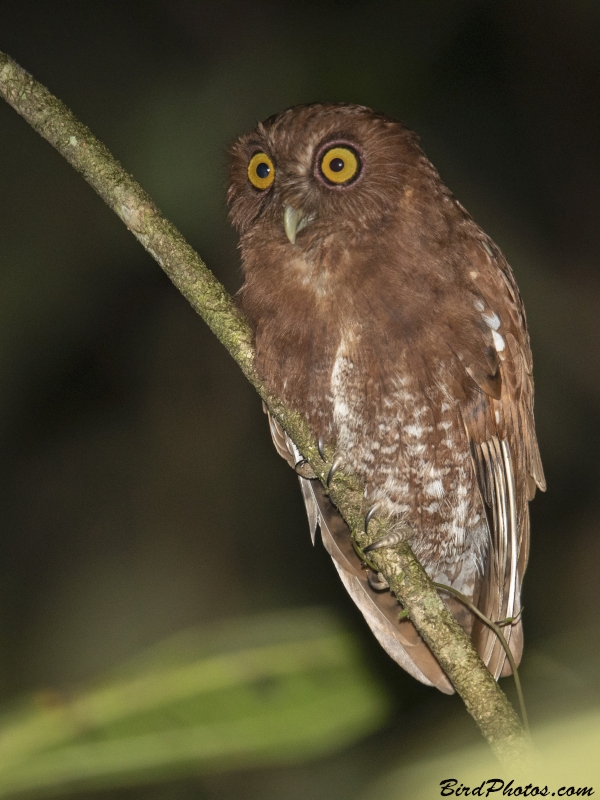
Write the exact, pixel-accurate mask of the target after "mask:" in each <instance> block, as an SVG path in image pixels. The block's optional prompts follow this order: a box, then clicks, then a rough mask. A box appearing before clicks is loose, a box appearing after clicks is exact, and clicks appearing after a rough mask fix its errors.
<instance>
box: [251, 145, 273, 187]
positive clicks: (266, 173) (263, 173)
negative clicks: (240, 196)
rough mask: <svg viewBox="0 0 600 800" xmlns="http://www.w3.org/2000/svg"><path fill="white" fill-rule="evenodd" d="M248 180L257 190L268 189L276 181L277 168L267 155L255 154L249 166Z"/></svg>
mask: <svg viewBox="0 0 600 800" xmlns="http://www.w3.org/2000/svg"><path fill="white" fill-rule="evenodd" d="M248 179H249V181H250V183H251V184H252V186H255V187H256V188H257V189H268V188H269V186H270V185H271V184H272V183H273V181H274V180H275V167H274V166H273V162H272V161H271V159H270V158H269V156H268V155H267V154H266V153H255V154H254V155H253V156H252V158H251V159H250V163H249V164H248Z"/></svg>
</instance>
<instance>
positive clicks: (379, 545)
mask: <svg viewBox="0 0 600 800" xmlns="http://www.w3.org/2000/svg"><path fill="white" fill-rule="evenodd" d="M403 541H404V537H403V536H402V534H401V533H395V532H392V533H388V534H386V535H385V536H382V537H381V539H377V541H376V542H373V543H372V544H370V545H369V546H368V547H365V549H364V552H365V553H371V552H372V551H373V550H383V549H385V548H387V547H396V545H398V544H400V543H401V542H403Z"/></svg>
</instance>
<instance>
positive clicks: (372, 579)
mask: <svg viewBox="0 0 600 800" xmlns="http://www.w3.org/2000/svg"><path fill="white" fill-rule="evenodd" d="M367 580H368V581H369V586H370V587H371V589H373V591H374V592H383V591H384V590H385V589H389V588H390V585H389V583H388V582H387V581H386V579H385V578H384V577H383V575H382V574H381V572H372V571H371V570H369V571H368V572H367Z"/></svg>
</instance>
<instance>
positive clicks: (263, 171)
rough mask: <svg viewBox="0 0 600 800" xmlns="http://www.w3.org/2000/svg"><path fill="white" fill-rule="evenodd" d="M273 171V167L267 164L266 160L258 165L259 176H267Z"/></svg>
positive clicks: (257, 172)
mask: <svg viewBox="0 0 600 800" xmlns="http://www.w3.org/2000/svg"><path fill="white" fill-rule="evenodd" d="M269 172H271V167H270V166H269V165H268V164H265V162H264V161H261V162H260V164H257V165H256V174H257V175H258V177H259V178H266V177H267V176H268V174H269Z"/></svg>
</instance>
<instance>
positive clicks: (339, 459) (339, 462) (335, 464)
mask: <svg viewBox="0 0 600 800" xmlns="http://www.w3.org/2000/svg"><path fill="white" fill-rule="evenodd" d="M341 466H342V457H341V456H336V457H335V458H334V459H333V464H332V465H331V469H330V470H329V475H328V476H327V488H328V489H329V485H330V483H331V481H332V480H333V476H334V475H335V473H336V472H337V471H338V469H339V468H340V467H341Z"/></svg>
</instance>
